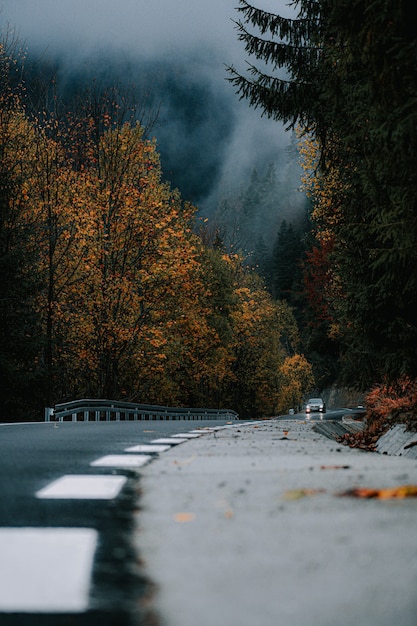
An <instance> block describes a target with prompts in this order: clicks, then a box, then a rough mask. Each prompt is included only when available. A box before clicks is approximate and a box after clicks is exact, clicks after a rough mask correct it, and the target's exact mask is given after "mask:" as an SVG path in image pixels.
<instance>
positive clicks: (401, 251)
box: [0, 0, 417, 420]
mask: <svg viewBox="0 0 417 626" xmlns="http://www.w3.org/2000/svg"><path fill="white" fill-rule="evenodd" d="M294 8H295V9H298V14H296V16H295V18H294V19H289V18H284V17H281V16H279V15H276V14H273V13H269V12H266V11H263V10H261V9H259V8H257V7H256V6H253V5H251V4H250V3H249V2H247V1H246V0H240V2H239V7H238V9H237V20H236V27H237V33H238V38H239V39H240V40H241V42H242V44H243V45H242V48H243V49H242V60H244V58H245V56H246V57H247V58H248V59H249V65H247V67H248V70H247V71H243V70H240V69H238V68H235V67H229V68H228V71H227V76H228V79H229V81H230V83H231V85H230V88H231V89H232V90H233V89H234V91H235V92H236V94H237V98H238V97H240V98H241V99H244V100H247V102H248V103H249V105H250V106H252V107H254V108H256V109H259V111H260V114H261V113H262V114H264V115H267V116H268V117H270V118H272V119H275V120H277V122H279V123H280V124H285V126H286V128H287V129H288V131H289V132H291V133H292V136H293V142H292V144H291V149H290V152H291V154H289V155H288V158H289V160H290V162H291V164H294V162H296V161H298V162H299V168H300V178H301V189H300V190H299V191H298V192H297V194H298V195H297V194H294V189H295V187H296V186H297V185H296V184H295V182H294V181H291V185H288V180H287V182H285V180H284V179H283V171H277V169H276V166H275V164H271V165H270V166H269V167H265V164H262V165H261V166H260V167H259V168H256V167H254V168H253V170H252V173H251V175H250V176H249V177H248V179H247V181H246V182H243V183H241V184H240V185H239V186H238V187H237V188H235V189H232V190H230V192H227V193H224V194H223V196H222V197H218V198H217V199H216V204H215V206H214V207H211V212H210V218H209V219H207V218H206V217H203V215H202V213H201V212H200V211H199V209H198V207H196V206H194V205H193V203H192V202H189V201H188V199H185V200H184V199H183V198H182V196H181V194H180V192H179V191H178V189H176V188H175V186H173V185H172V184H171V182H170V181H169V175H170V172H165V171H164V168H163V166H162V159H161V154H160V152H159V151H158V146H157V141H156V139H155V138H153V135H152V127H153V124H154V123H155V119H156V116H157V111H154V110H149V109H147V108H146V106H145V107H144V106H143V101H141V100H140V97H139V99H138V98H136V99H135V98H132V93H129V92H128V91H126V90H125V89H123V88H120V87H117V88H116V87H114V86H112V85H107V86H105V87H104V86H103V85H99V84H98V83H97V82H94V80H87V81H84V83H83V84H80V85H78V86H77V89H74V88H73V87H74V85H71V89H70V91H71V97H70V98H68V97H64V96H65V89H63V88H62V86H61V85H60V84H59V76H58V79H57V75H56V73H55V72H54V68H52V69H47V71H46V70H45V68H43V69H42V73H39V72H38V73H37V72H36V71H34V70H33V68H32V67H31V64H30V59H28V58H21V57H20V54H19V50H20V48H19V45H18V43H17V42H16V41H15V39H14V36H13V34H10V33H9V34H7V36H6V37H4V38H3V42H2V44H1V46H0V53H1V54H0V72H1V75H0V81H1V85H0V87H1V88H0V133H1V159H0V168H1V169H0V276H1V285H2V294H1V298H0V307H1V321H0V324H1V327H0V336H1V343H0V375H1V378H2V382H3V389H5V392H4V393H3V395H2V399H1V406H0V419H1V420H5V419H21V418H23V417H25V418H29V417H30V418H35V417H36V416H37V417H39V415H40V414H41V412H42V411H43V407H44V406H52V405H53V404H54V403H56V402H59V401H63V400H67V399H73V398H75V397H81V396H94V397H115V398H118V399H125V400H135V401H140V402H146V403H156V404H170V405H180V406H191V405H193V406H197V405H200V406H201V405H204V406H207V407H226V406H227V407H229V408H233V409H235V410H237V411H238V412H239V413H240V414H241V416H244V417H258V416H268V415H274V414H277V413H280V412H286V411H288V409H289V408H290V407H293V406H297V404H300V403H301V402H302V401H303V399H304V398H305V395H306V394H307V393H308V392H309V391H310V390H312V389H315V390H319V391H322V390H323V389H325V388H326V387H329V386H330V385H332V384H338V385H344V386H350V387H355V388H357V389H359V390H362V391H365V392H368V391H369V390H371V389H374V390H375V389H376V391H374V392H373V396H372V397H373V398H375V397H380V396H384V397H385V398H386V397H388V398H393V397H395V398H397V399H398V402H400V400H399V398H407V401H406V402H405V404H404V402H403V404H404V406H406V407H408V408H409V410H411V411H414V410H415V409H416V406H417V400H416V397H415V384H416V383H415V381H416V379H417V323H416V319H417V318H416V314H415V311H416V308H417V220H416V215H417V163H416V159H417V145H416V142H417V135H416V132H415V129H416V128H417V119H416V116H417V108H416V106H415V104H416V101H417V76H416V74H417V70H416V64H415V58H416V53H417V49H416V48H417V38H416V35H415V29H414V27H413V19H412V18H413V15H412V13H413V7H412V3H410V2H409V1H408V0H402V1H401V2H399V3H398V2H395V3H394V2H393V0H373V1H372V2H368V1H367V0H366V1H365V0H350V1H349V2H346V1H345V0H332V1H331V2H329V1H328V0H297V1H296V2H295V3H294ZM90 78H91V77H90ZM66 88H67V89H68V85H66ZM180 93H181V94H183V93H184V90H182V89H181V88H180V87H178V89H176V91H175V92H174V94H171V96H172V97H174V96H175V97H176V94H177V95H178V94H180ZM204 93H205V92H204V88H203V87H201V89H197V91H196V90H195V89H194V90H193V94H194V95H193V97H197V100H198V99H200V100H201V101H204ZM181 102H183V115H184V119H187V124H189V125H190V124H192V119H191V118H190V119H189V117H188V114H189V109H188V108H187V104H186V102H185V101H184V100H183V98H182V97H181ZM193 102H194V100H193ZM223 122H224V119H223V121H222V123H223ZM221 127H222V126H221V125H220V126H219V129H218V130H219V132H221ZM210 163H211V161H210ZM171 170H172V171H174V170H175V168H174V167H172V168H170V171H171ZM212 171H213V172H214V169H212ZM181 177H182V180H184V179H185V178H186V177H189V178H190V180H192V185H191V187H190V188H193V189H196V188H197V187H198V177H199V176H198V175H196V173H195V172H191V171H188V168H187V169H186V170H184V169H183V171H181ZM202 178H204V177H202ZM201 184H204V185H207V184H208V181H207V178H206V179H205V180H202V181H201ZM300 191H301V193H300ZM295 205H297V210H296V211H295V210H294V206H295ZM397 404H398V403H397ZM407 410H408V409H407Z"/></svg>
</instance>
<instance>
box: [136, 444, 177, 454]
mask: <svg viewBox="0 0 417 626" xmlns="http://www.w3.org/2000/svg"><path fill="white" fill-rule="evenodd" d="M170 448H171V446H167V445H165V446H163V445H162V444H151V443H142V444H138V445H137V446H132V447H131V448H126V449H125V452H149V453H153V452H166V451H167V450H169V449H170Z"/></svg>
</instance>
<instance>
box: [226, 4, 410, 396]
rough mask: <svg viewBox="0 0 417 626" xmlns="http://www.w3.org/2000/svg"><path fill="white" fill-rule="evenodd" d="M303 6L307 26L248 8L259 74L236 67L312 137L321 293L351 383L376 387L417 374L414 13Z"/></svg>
mask: <svg viewBox="0 0 417 626" xmlns="http://www.w3.org/2000/svg"><path fill="white" fill-rule="evenodd" d="M294 7H295V8H296V9H298V15H297V16H296V18H295V19H284V18H281V17H279V16H276V15H273V14H271V13H267V12H264V11H262V10H260V9H257V8H256V7H253V6H252V5H250V4H249V3H247V2H246V0H241V2H240V7H239V13H240V15H241V16H242V19H241V21H239V22H238V32H239V37H240V39H241V40H242V41H243V42H244V44H245V47H246V52H247V53H248V54H249V55H250V56H251V57H255V59H256V62H257V65H258V67H256V66H254V65H251V66H250V69H249V74H245V75H242V74H239V73H238V72H237V71H236V70H235V69H233V68H232V69H231V70H230V71H231V81H232V83H233V84H234V85H235V87H236V88H237V90H238V92H239V93H240V95H241V96H242V97H245V98H248V99H249V101H250V102H251V103H252V104H253V105H254V106H258V107H260V108H261V109H262V110H263V111H264V112H265V113H266V114H268V115H269V116H272V117H274V118H276V119H277V120H281V121H283V122H285V123H287V124H288V125H289V126H293V127H294V126H297V125H298V126H299V127H300V130H301V134H303V140H302V143H303V150H304V156H306V155H307V158H306V160H305V164H306V168H308V167H311V166H312V169H310V183H311V185H310V192H311V195H312V199H313V203H314V211H313V218H314V220H315V231H316V237H317V246H316V248H315V249H316V250H317V251H320V254H321V255H322V260H323V264H324V265H323V272H322V275H323V278H325V285H323V284H322V291H321V294H320V296H321V297H324V299H325V300H326V301H325V302H323V307H324V308H325V310H326V315H328V316H330V318H329V322H330V323H329V329H330V332H331V333H332V337H333V338H334V337H336V336H337V337H338V340H339V342H340V345H341V350H342V366H343V372H344V375H345V377H346V379H348V380H350V381H352V380H353V381H356V382H359V383H360V384H361V385H363V386H365V387H366V386H367V385H369V384H370V383H372V382H374V381H376V380H381V379H383V378H384V377H385V376H388V377H389V378H391V379H392V378H394V379H395V378H397V377H401V376H402V375H409V376H416V375H417V322H416V320H417V317H416V314H415V311H416V307H417V295H416V294H417V221H416V212H417V174H416V173H417V162H416V159H417V135H416V132H415V129H416V127H417V108H416V106H415V104H416V101H417V69H416V64H415V59H416V54H417V34H416V30H415V27H414V19H413V5H412V3H411V2H409V1H407V0H402V1H400V2H394V1H393V0H374V1H373V2H368V1H367V0H349V1H348V2H347V1H346V0H298V1H297V2H295V3H294ZM265 68H266V69H265ZM282 70H285V72H286V74H285V75H284V74H281V73H280V71H282ZM306 141H307V145H308V148H307V149H306V143H305V142H306ZM312 151H313V152H314V155H313V157H312ZM317 259H318V256H317V255H316V257H315V261H314V262H315V264H316V268H315V271H316V270H318V267H317ZM310 275H311V272H310ZM312 286H313V285H312V283H311V282H310V287H312ZM311 295H313V294H310V296H311ZM324 308H323V310H324ZM358 374H359V376H358Z"/></svg>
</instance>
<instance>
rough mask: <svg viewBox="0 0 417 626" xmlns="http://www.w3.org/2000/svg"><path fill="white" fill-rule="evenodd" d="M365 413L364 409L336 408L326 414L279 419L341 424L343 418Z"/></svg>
mask: <svg viewBox="0 0 417 626" xmlns="http://www.w3.org/2000/svg"><path fill="white" fill-rule="evenodd" d="M362 413H364V410H363V409H351V408H343V407H342V408H335V409H327V411H326V412H325V413H319V412H313V413H310V414H307V413H305V412H300V413H295V414H294V415H283V416H281V417H280V418H279V419H281V420H300V419H306V420H312V421H313V420H332V421H336V422H339V421H341V420H342V418H343V417H355V416H356V417H357V416H359V415H361V414H362Z"/></svg>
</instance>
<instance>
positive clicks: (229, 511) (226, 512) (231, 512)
mask: <svg viewBox="0 0 417 626" xmlns="http://www.w3.org/2000/svg"><path fill="white" fill-rule="evenodd" d="M224 516H225V518H226V519H232V518H233V516H234V513H233V511H232V510H231V509H228V510H227V511H225V512H224Z"/></svg>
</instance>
